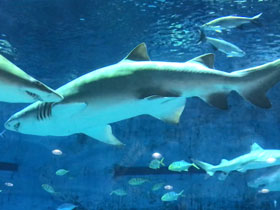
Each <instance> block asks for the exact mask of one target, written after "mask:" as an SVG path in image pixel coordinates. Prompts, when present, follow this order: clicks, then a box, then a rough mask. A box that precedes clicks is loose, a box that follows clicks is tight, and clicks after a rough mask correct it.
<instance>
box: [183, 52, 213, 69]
mask: <svg viewBox="0 0 280 210" xmlns="http://www.w3.org/2000/svg"><path fill="white" fill-rule="evenodd" d="M187 62H197V63H200V64H203V65H205V66H207V67H208V68H210V69H213V68H214V62H215V55H214V54H212V53H208V54H204V55H201V56H198V57H195V58H193V59H191V60H189V61H187Z"/></svg>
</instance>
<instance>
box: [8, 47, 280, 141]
mask: <svg viewBox="0 0 280 210" xmlns="http://www.w3.org/2000/svg"><path fill="white" fill-rule="evenodd" d="M213 65H214V55H213V54H206V55H202V56H199V57H196V58H194V59H192V60H190V61H187V62H185V63H175V62H155V61H150V59H149V56H148V54H147V49H146V45H145V44H144V43H142V44H140V45H138V46H137V47H136V48H135V49H134V50H132V51H131V52H130V54H129V55H128V56H127V57H126V58H125V59H123V60H122V61H121V62H119V63H117V64H114V65H111V66H107V67H104V68H101V69H98V70H95V71H92V72H90V73H88V74H86V75H83V76H81V77H79V78H77V79H75V80H73V81H71V82H69V83H67V84H66V85H64V86H62V87H60V88H59V89H57V90H56V91H57V92H58V93H59V94H61V95H62V96H63V97H64V99H63V100H62V101H61V102H58V103H41V102H36V103H34V104H31V105H30V106H28V107H26V108H25V109H23V110H21V111H19V112H18V113H16V114H14V115H13V116H12V117H10V119H9V120H8V121H7V122H6V123H5V127H6V129H9V130H12V131H16V132H20V133H24V134H33V135H40V136H48V135H52V136H67V135H71V134H75V133H84V134H86V135H88V136H90V137H92V138H95V139H97V140H99V141H102V142H105V143H108V144H114V145H120V144H121V142H120V141H119V140H118V139H117V138H116V137H115V136H114V135H113V134H112V129H111V126H110V125H109V124H111V123H114V122H118V121H120V120H124V119H128V118H132V117H135V116H138V115H143V114H146V115H151V116H153V117H155V118H158V119H160V120H163V121H165V122H171V123H178V122H179V119H180V116H181V114H182V112H183V110H184V106H185V100H186V98H188V97H193V96H197V97H200V98H201V99H203V100H204V101H205V102H207V103H208V104H210V105H212V106H215V107H218V108H220V109H227V95H228V94H229V93H230V92H231V91H237V92H238V93H239V94H240V95H241V96H242V97H243V98H245V99H246V100H248V101H250V102H251V103H253V104H255V105H257V106H259V107H262V108H269V107H270V106H271V104H270V102H269V100H268V99H267V98H266V96H265V93H266V91H267V90H268V89H269V88H271V87H272V86H273V85H274V84H275V83H277V82H278V81H279V79H280V60H277V61H274V62H271V63H268V64H265V65H263V66H258V67H255V68H251V69H245V70H241V71H235V72H232V73H227V72H222V71H218V70H214V69H213Z"/></svg>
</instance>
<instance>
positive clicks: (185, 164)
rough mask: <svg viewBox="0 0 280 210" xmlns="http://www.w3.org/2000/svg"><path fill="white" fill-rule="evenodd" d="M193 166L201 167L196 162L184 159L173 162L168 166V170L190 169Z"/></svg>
mask: <svg viewBox="0 0 280 210" xmlns="http://www.w3.org/2000/svg"><path fill="white" fill-rule="evenodd" d="M191 166H193V167H195V168H196V169H199V168H198V167H197V166H196V165H195V164H194V163H188V162H186V161H184V160H180V161H176V162H173V163H171V164H170V165H169V166H168V170H170V171H177V172H181V171H189V167H191Z"/></svg>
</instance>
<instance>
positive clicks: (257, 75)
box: [230, 59, 280, 108]
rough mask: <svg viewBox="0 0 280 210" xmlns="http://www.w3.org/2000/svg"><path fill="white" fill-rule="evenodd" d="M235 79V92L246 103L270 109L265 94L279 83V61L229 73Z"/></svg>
mask: <svg viewBox="0 0 280 210" xmlns="http://www.w3.org/2000/svg"><path fill="white" fill-rule="evenodd" d="M230 75H231V76H232V77H235V78H237V80H236V83H235V88H234V89H235V90H236V91H237V92H238V93H239V94H240V95H241V96H242V97H243V98H244V99H246V100H247V101H250V102H251V103H252V104H254V105H256V106H258V107H261V108H270V107H271V103H270V101H269V100H268V98H267V97H266V92H267V91H268V90H269V89H270V88H272V87H273V86H274V85H275V84H276V83H278V82H279V81H280V59H278V60H276V61H273V62H270V63H267V64H264V65H261V66H257V67H253V68H249V69H245V70H241V71H234V72H232V73H230Z"/></svg>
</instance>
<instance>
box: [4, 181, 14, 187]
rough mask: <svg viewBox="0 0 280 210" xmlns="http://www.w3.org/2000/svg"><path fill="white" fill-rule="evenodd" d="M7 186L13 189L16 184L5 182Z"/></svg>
mask: <svg viewBox="0 0 280 210" xmlns="http://www.w3.org/2000/svg"><path fill="white" fill-rule="evenodd" d="M5 185H6V186H7V187H13V186H14V184H13V183H11V182H5Z"/></svg>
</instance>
